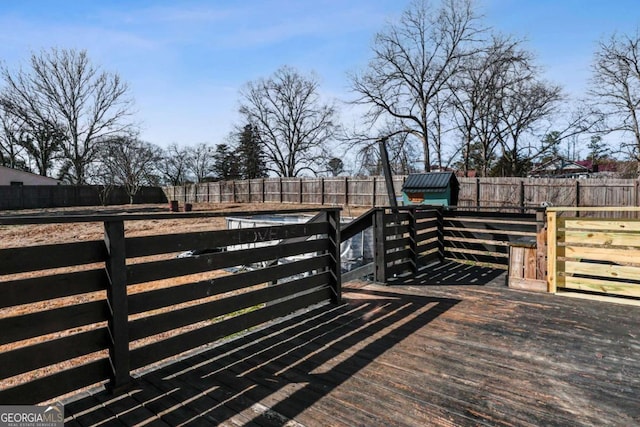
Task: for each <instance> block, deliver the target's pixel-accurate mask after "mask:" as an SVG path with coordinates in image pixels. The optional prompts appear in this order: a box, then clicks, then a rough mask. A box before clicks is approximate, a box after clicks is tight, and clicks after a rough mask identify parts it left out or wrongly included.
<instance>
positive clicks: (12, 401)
mask: <svg viewBox="0 0 640 427" xmlns="http://www.w3.org/2000/svg"><path fill="white" fill-rule="evenodd" d="M110 375H111V365H110V363H109V359H108V358H104V359H98V360H96V361H93V362H89V363H87V364H84V365H80V366H78V367H75V368H71V369H67V370H64V371H60V372H56V373H55V374H52V375H48V376H46V377H42V378H38V379H36V380H33V381H29V382H27V383H23V384H20V385H18V386H15V387H12V388H8V389H5V390H2V391H0V402H2V404H3V405H34V404H38V403H41V402H44V401H47V400H50V399H52V398H55V397H58V396H60V395H63V394H66V393H70V392H72V391H75V390H78V389H81V388H83V387H87V386H90V385H92V384H96V383H100V382H103V381H105V380H108V379H109V377H110Z"/></svg>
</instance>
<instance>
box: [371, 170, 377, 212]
mask: <svg viewBox="0 0 640 427" xmlns="http://www.w3.org/2000/svg"><path fill="white" fill-rule="evenodd" d="M371 187H372V188H371V207H372V208H375V207H376V177H375V176H372V177H371Z"/></svg>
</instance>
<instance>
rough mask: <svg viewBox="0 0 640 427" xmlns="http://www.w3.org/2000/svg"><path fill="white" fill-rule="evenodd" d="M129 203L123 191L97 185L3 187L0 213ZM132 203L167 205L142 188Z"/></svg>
mask: <svg viewBox="0 0 640 427" xmlns="http://www.w3.org/2000/svg"><path fill="white" fill-rule="evenodd" d="M129 202H130V199H129V195H128V194H127V191H126V189H125V188H124V187H103V186H100V185H46V186H45V185H20V186H12V185H2V186H0V210H5V209H40V208H58V207H68V206H99V205H124V204H128V203H129ZM133 202H134V203H166V202H167V197H166V195H165V193H164V192H163V190H162V188H160V187H142V188H140V189H139V190H138V192H137V193H136V195H135V196H134V198H133Z"/></svg>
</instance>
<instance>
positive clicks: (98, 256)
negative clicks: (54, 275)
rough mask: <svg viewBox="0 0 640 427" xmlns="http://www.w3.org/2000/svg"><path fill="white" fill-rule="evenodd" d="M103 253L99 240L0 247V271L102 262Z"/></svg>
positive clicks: (14, 271)
mask: <svg viewBox="0 0 640 427" xmlns="http://www.w3.org/2000/svg"><path fill="white" fill-rule="evenodd" d="M106 257H107V252H106V249H105V245H104V242H103V241H102V240H92V241H88V242H74V243H61V244H55V245H41V246H26V247H21V248H8V249H0V259H1V260H2V262H1V263H0V275H2V274H14V273H24V272H27V271H38V270H46V269H50V268H58V267H70V266H75V265H82V264H91V263H94V262H104V260H105V259H106Z"/></svg>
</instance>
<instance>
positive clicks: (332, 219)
mask: <svg viewBox="0 0 640 427" xmlns="http://www.w3.org/2000/svg"><path fill="white" fill-rule="evenodd" d="M326 218H327V222H328V223H329V242H330V249H329V254H330V255H331V262H330V266H329V268H330V270H331V276H332V277H331V288H332V290H333V295H332V297H331V302H332V303H334V304H340V303H341V302H342V267H341V264H340V210H339V209H333V210H330V211H327V212H326Z"/></svg>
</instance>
